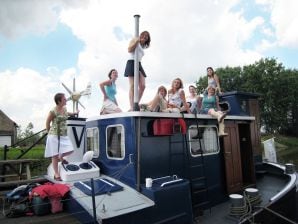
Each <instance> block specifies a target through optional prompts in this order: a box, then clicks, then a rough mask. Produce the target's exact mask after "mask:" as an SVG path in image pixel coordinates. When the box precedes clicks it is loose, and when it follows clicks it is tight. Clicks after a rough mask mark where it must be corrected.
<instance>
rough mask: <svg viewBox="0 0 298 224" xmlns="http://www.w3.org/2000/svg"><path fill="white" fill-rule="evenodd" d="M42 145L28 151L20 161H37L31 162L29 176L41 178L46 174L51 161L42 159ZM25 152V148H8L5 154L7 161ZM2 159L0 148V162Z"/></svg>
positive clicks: (2, 153) (2, 152) (2, 154)
mask: <svg viewBox="0 0 298 224" xmlns="http://www.w3.org/2000/svg"><path fill="white" fill-rule="evenodd" d="M44 149H45V146H44V145H38V146H36V147H33V148H32V149H31V150H30V151H28V152H27V153H26V154H25V155H24V156H22V157H21V158H22V159H38V161H36V162H33V163H32V165H31V174H32V176H33V177H34V176H41V175H44V174H46V172H47V167H48V165H49V164H50V163H51V159H49V158H44ZM26 150H27V148H26V147H19V148H9V150H8V152H7V158H6V159H7V160H12V159H17V158H18V157H19V156H20V155H21V154H22V153H23V152H25V151H26ZM3 159H4V150H3V149H2V148H1V150H0V160H3Z"/></svg>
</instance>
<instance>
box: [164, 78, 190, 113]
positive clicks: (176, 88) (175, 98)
mask: <svg viewBox="0 0 298 224" xmlns="http://www.w3.org/2000/svg"><path fill="white" fill-rule="evenodd" d="M167 110H168V112H178V113H180V112H187V113H191V112H190V109H189V106H188V104H187V102H186V98H185V93H184V90H183V82H182V80H181V79H180V78H176V79H174V80H173V81H172V86H171V89H170V90H169V92H168V109H167Z"/></svg>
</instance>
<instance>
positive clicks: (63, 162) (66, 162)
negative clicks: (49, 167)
mask: <svg viewBox="0 0 298 224" xmlns="http://www.w3.org/2000/svg"><path fill="white" fill-rule="evenodd" d="M61 163H62V164H68V163H69V162H68V161H67V160H66V159H62V160H61Z"/></svg>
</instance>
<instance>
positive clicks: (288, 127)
mask: <svg viewBox="0 0 298 224" xmlns="http://www.w3.org/2000/svg"><path fill="white" fill-rule="evenodd" d="M215 72H216V74H217V75H218V76H219V78H220V83H221V89H222V91H223V92H230V91H242V92H251V93H258V94H260V97H259V104H260V118H261V125H262V126H263V127H265V129H266V131H268V132H270V133H272V132H278V133H281V134H291V135H296V136H298V121H297V116H298V100H297V98H296V96H297V94H298V88H297V87H298V79H297V77H298V71H297V70H290V69H287V70H286V69H285V68H284V66H283V65H282V64H281V63H278V62H277V60H276V59H274V58H265V59H260V60H259V61H257V62H255V63H254V64H251V65H246V66H244V67H243V68H241V67H239V66H238V67H225V68H218V69H217V70H216V71H215ZM196 84H197V87H198V89H199V90H200V89H202V88H206V87H207V76H206V75H205V76H203V77H201V78H200V79H199V80H198V81H197V82H196Z"/></svg>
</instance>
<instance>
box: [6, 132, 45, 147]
mask: <svg viewBox="0 0 298 224" xmlns="http://www.w3.org/2000/svg"><path fill="white" fill-rule="evenodd" d="M45 130H46V129H43V130H41V131H39V132H37V133H35V134H33V135H30V136H28V137H26V138H24V139H22V140H20V141H19V142H16V143H15V144H13V145H11V146H9V147H11V148H14V147H15V146H18V145H19V144H20V143H22V142H24V141H26V140H27V139H29V138H32V137H33V136H35V135H38V134H39V133H41V132H43V131H45Z"/></svg>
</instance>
